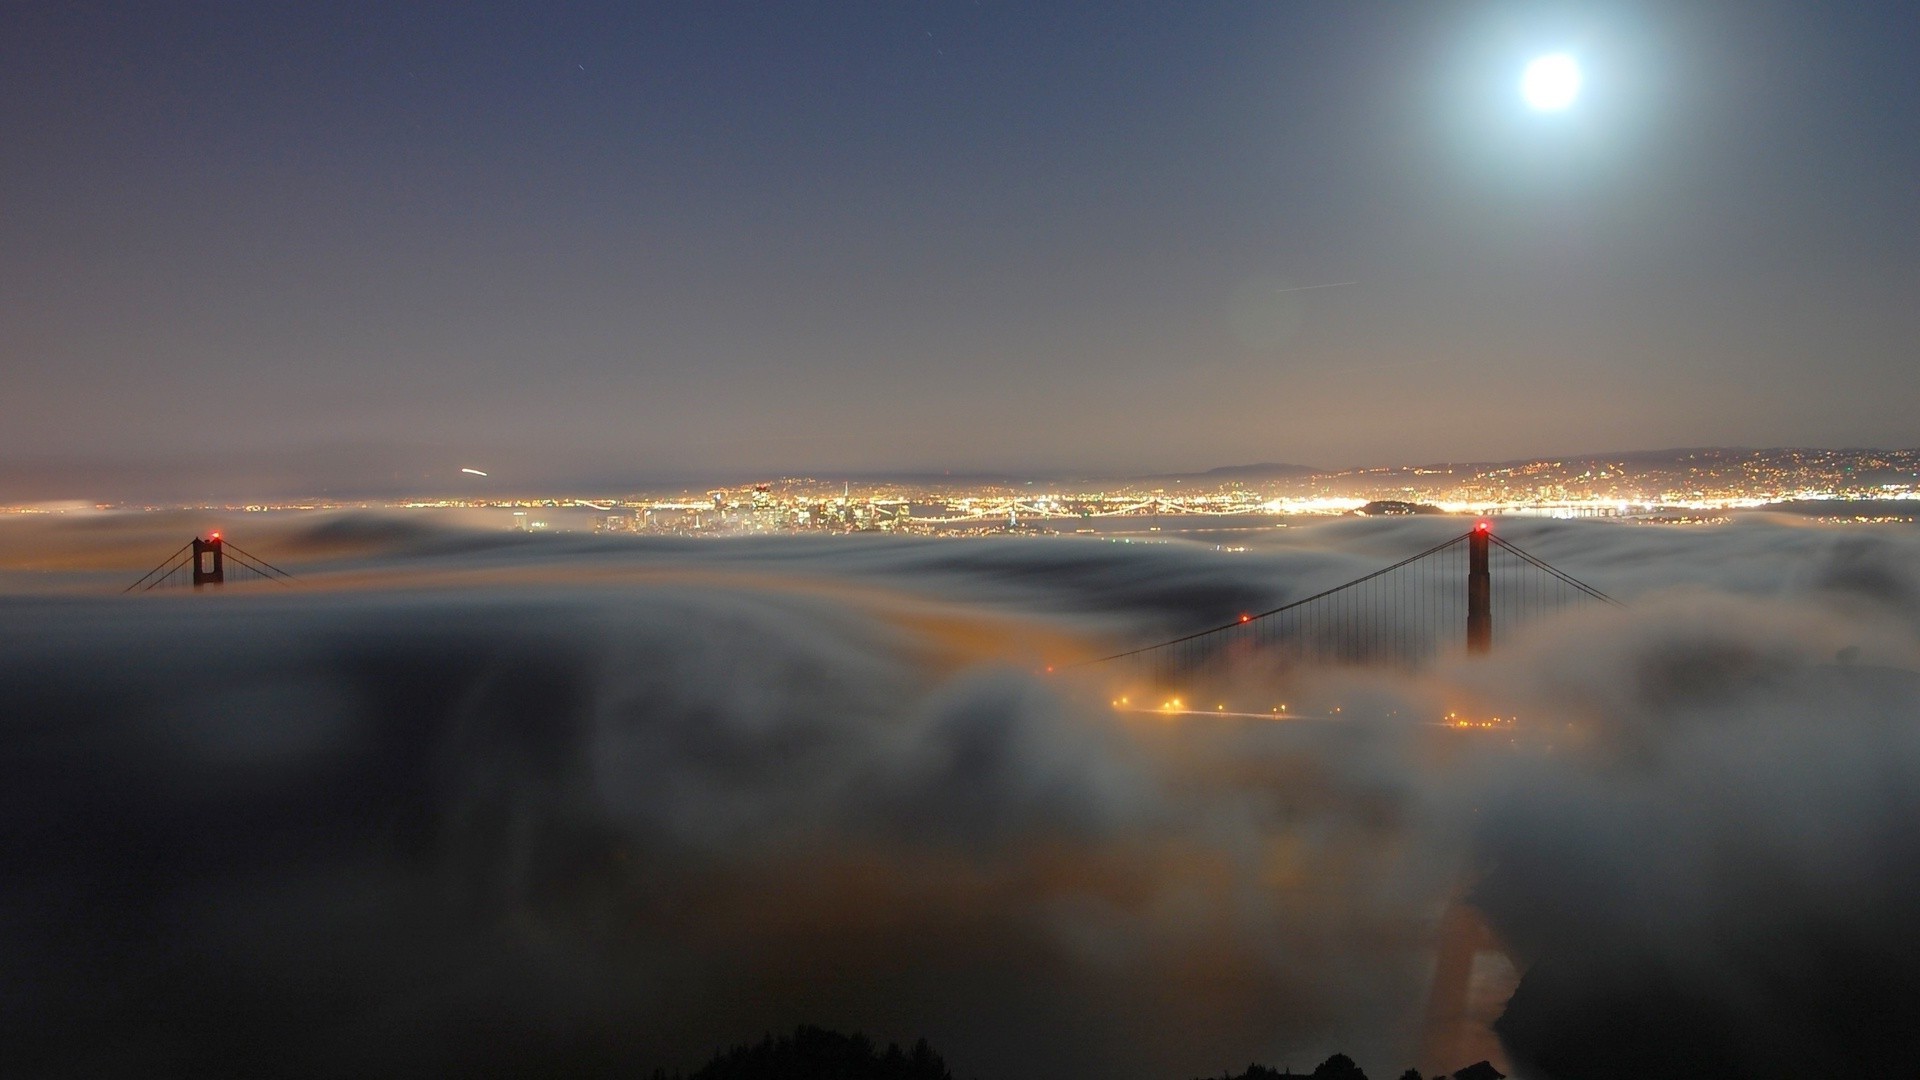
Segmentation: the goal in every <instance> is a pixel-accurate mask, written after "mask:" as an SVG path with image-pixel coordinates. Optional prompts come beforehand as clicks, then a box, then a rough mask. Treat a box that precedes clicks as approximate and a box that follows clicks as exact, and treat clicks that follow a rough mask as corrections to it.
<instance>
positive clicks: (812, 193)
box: [0, 3, 1920, 498]
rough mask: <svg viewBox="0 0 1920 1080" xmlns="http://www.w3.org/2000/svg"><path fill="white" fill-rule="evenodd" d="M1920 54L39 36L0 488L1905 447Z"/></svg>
mask: <svg viewBox="0 0 1920 1080" xmlns="http://www.w3.org/2000/svg"><path fill="white" fill-rule="evenodd" d="M1908 15H1909V13H1907V12H1905V11H1904V10H1903V8H1902V7H1901V6H1900V5H1896V4H1891V3H1862V4H1853V5H1847V6H1845V7H1844V8H1831V7H1821V8H1818V9H1815V8H1812V7H1801V6H1795V5H1789V4H1774V3H1759V4H1755V3H1740V4H1732V3H1707V4H1695V5H1687V6H1686V8H1685V9H1684V10H1674V9H1672V8H1671V6H1669V5H1656V4H1637V3H1622V4H1597V3H1557V4H1533V3H1529V4H1519V3H1471V4H1436V5H1422V6H1419V7H1412V6H1406V5H1395V6H1387V5H1380V6H1374V7H1361V6H1358V5H1342V6H1339V7H1334V6H1311V7H1310V6H1301V5H1270V4H1269V5H1256V4H1231V5H1213V6H1207V7H1201V8H1196V7H1192V6H1186V5H1183V6H1178V7H1172V6H1169V7H1164V8H1156V7H1150V6H1134V5H1124V6H1119V5H1116V6H1103V7H1100V8H1098V9H1086V8H1074V7H1067V6H1062V5H1041V6H1033V5H992V4H988V5H971V4H952V5H935V6H928V7H920V8H905V7H900V6H896V5H847V6H840V7H830V8H824V9H817V10H816V9H801V8H796V7H790V6H784V5H782V6H767V7H747V6H738V7H725V8H720V7H711V6H697V5H686V6H662V5H645V6H635V5H618V4H607V3H582V4H573V5H567V6H564V7H558V8H556V7H552V6H546V5H538V6H536V5H490V6H487V7H485V8H481V9H475V10H472V11H469V12H467V13H465V14H463V15H462V17H460V18H458V19H453V18H448V17H446V16H445V15H444V14H442V13H439V12H437V11H434V10H432V9H430V8H428V7H426V6H424V5H418V4H381V5H372V4H359V5H325V6H322V7H313V8H306V9H287V8H281V9H272V10H267V9H261V8H258V7H255V6H252V5H230V4H229V5H221V4H206V5H195V6H191V7H166V8H139V7H132V6H128V7H112V6H106V7H80V6H66V5H59V6H56V5H48V4H39V5H13V6H11V7H9V8H8V9H7V10H6V11H5V12H4V13H0V139H4V141H5V145H7V147H8V148H9V152H8V153H7V154H6V155H5V156H4V157H0V198H4V200H5V204H6V205H7V207H8V208H9V212H8V214H6V215H5V216H4V217H3V218H0V286H3V287H0V327H4V328H5V329H4V331H0V363H4V365H5V368H6V371H7V373H8V374H7V389H8V391H9V392H8V393H7V394H6V396H5V404H4V405H0V417H4V420H5V423H4V424H0V460H4V461H5V462H6V463H7V464H6V468H5V470H4V472H5V475H4V477H0V481H3V482H4V486H5V488H6V490H5V491H0V497H5V498H28V497H31V498H47V497H64V496H74V497H109V496H114V495H120V496H131V495H138V494H139V492H140V489H142V488H143V487H146V486H148V485H163V484H167V483H171V482H175V481H177V480H178V477H179V475H180V474H182V473H185V474H189V475H190V476H191V478H192V480H193V482H194V483H195V484H203V485H205V486H206V488H207V489H208V490H218V489H219V488H221V487H222V486H226V487H229V488H231V487H233V486H236V485H242V486H243V485H245V484H247V483H249V482H251V481H250V479H249V478H250V477H255V476H258V475H260V474H261V473H262V471H263V470H264V471H265V472H267V473H270V474H272V475H273V476H276V477H280V478H283V479H286V480H287V482H288V483H290V484H293V485H294V486H300V485H304V486H305V487H306V488H307V489H308V490H316V489H322V488H326V487H329V486H340V485H353V484H365V483H368V482H370V481H377V480H381V479H386V478H392V477H395V476H402V475H404V476H409V477H411V476H420V475H428V476H433V475H440V474H441V473H445V474H446V475H448V476H449V477H451V476H452V475H453V474H455V473H457V471H458V470H459V469H460V468H461V467H463V466H478V467H480V468H483V469H487V470H489V471H490V472H492V473H493V475H494V476H496V477H509V478H513V479H514V480H515V481H516V482H546V481H564V480H567V479H570V478H579V477H585V476H604V475H635V476H649V475H650V476H664V475H693V474H711V473H740V472H753V471H768V472H774V471H780V472H785V471H831V470H839V471H863V472H874V471H883V470H940V469H953V470H955V471H960V470H967V469H977V470H1053V471H1075V470H1078V471H1083V472H1093V473H1106V474H1111V473H1121V472H1129V471H1134V472H1172V471H1186V470H1198V469H1205V468H1208V467H1212V466H1216V465H1222V464H1232V463H1237V462H1252V461H1296V462H1306V463H1312V464H1317V465H1329V466H1338V465H1356V464H1387V463H1406V462H1416V461H1433V460H1493V459H1505V458H1515V457H1521V456H1526V455H1530V454H1542V453H1568V452H1575V451H1587V450H1602V449H1609V448H1622V449H1627V448H1651V447H1659V446H1680V445H1693V446H1698V445H1712V444H1722V445H1728V444H1731V445H1752V446H1778V445H1827V446H1843V445H1845V446H1860V445H1879V446H1908V445H1914V444H1915V443H1916V442H1920V439H1917V438H1916V430H1915V425H1914V421H1913V416H1914V406H1915V405H1916V404H1920V395H1917V394H1916V391H1915V383H1914V381H1913V380H1912V378H1911V369H1912V362H1913V342H1914V341H1915V340H1916V331H1920V304H1916V303H1915V300H1916V296H1917V292H1920V272H1917V271H1916V266H1920V263H1916V260H1915V258H1914V256H1915V253H1916V250H1917V249H1920V218H1916V217H1915V216H1914V215H1913V214H1912V212H1911V210H1912V177H1913V176H1914V175H1920V140H1916V139H1914V138H1912V121H1911V117H1912V116H1913V115H1914V109H1915V106H1916V105H1917V104H1920V70H1916V69H1915V67H1914V66H1913V65H1912V64H1911V63H1910V58H1911V57H1912V56H1913V55H1914V54H1915V52H1916V50H1917V49H1920V40H1917V39H1920V27H1916V24H1915V22H1914V20H1912V19H1911V18H1910V17H1908ZM1560 51H1565V52H1568V53H1570V54H1572V55H1574V56H1576V57H1577V58H1578V59H1579V61H1580V64H1581V67H1582V69H1583V72H1584V76H1585V82H1584V85H1583V87H1582V90H1581V95H1580V97H1579V99H1578V100H1577V101H1575V102H1574V103H1573V105H1572V107H1570V108H1567V109H1565V110H1563V111H1559V112H1554V113H1551V114H1541V113H1535V112H1531V111H1529V110H1528V109H1527V107H1526V105H1525V103H1524V102H1523V101H1522V100H1521V96H1520V94H1519V93H1518V85H1519V78H1520V73H1521V71H1522V69H1523V66H1524V65H1525V64H1526V63H1527V62H1528V61H1529V60H1530V59H1531V58H1533V57H1535V56H1538V55H1541V54H1546V53H1554V52H1560ZM1346 282H1351V283H1353V284H1343V285H1341V287H1338V288H1306V287H1307V286H1319V285H1331V284H1334V283H1346Z"/></svg>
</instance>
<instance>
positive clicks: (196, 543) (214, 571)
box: [193, 533, 227, 589]
mask: <svg viewBox="0 0 1920 1080" xmlns="http://www.w3.org/2000/svg"><path fill="white" fill-rule="evenodd" d="M225 547H226V545H225V544H223V543H221V541H220V534H219V533H213V534H212V535H210V536H208V537H207V538H206V539H205V540H202V539H200V538H199V537H197V536H196V537H194V538H193V587H194V588H196V589H197V588H199V587H200V586H202V585H218V584H220V583H221V582H223V581H225V580H227V559H226V552H225V550H224V548H225Z"/></svg>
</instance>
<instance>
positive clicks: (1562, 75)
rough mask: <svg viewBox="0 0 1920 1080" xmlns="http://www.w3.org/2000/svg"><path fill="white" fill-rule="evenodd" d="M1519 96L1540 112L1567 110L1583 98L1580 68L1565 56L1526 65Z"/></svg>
mask: <svg viewBox="0 0 1920 1080" xmlns="http://www.w3.org/2000/svg"><path fill="white" fill-rule="evenodd" d="M1520 93H1521V95H1522V96H1524V97H1525V98H1526V99H1527V104H1528V105H1530V106H1532V107H1533V108H1535V109H1538V110H1540V111H1541V112H1554V111H1557V110H1560V109H1564V108H1566V107H1567V106H1569V105H1571V104H1573V99H1574V98H1576V97H1579V96H1580V65H1579V64H1577V63H1575V62H1574V59H1573V57H1571V56H1568V55H1567V54H1565V53H1555V54H1553V55H1552V56H1542V57H1540V58H1539V59H1538V60H1535V61H1534V62H1533V63H1531V64H1528V65H1527V72H1526V74H1525V75H1522V76H1521V77H1520Z"/></svg>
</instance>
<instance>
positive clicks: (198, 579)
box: [120, 532, 293, 593]
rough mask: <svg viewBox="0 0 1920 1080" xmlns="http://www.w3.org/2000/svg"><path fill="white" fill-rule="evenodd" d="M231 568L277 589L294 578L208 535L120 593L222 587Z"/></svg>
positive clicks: (190, 543)
mask: <svg viewBox="0 0 1920 1080" xmlns="http://www.w3.org/2000/svg"><path fill="white" fill-rule="evenodd" d="M229 565H231V566H232V567H233V568H234V569H235V570H236V571H238V572H239V576H240V578H242V579H247V580H256V581H258V580H266V581H271V582H274V583H276V584H279V585H288V584H291V583H292V581H293V575H292V574H289V573H287V572H286V571H285V570H282V569H280V568H279V567H277V566H275V565H273V564H272V563H270V562H268V561H266V560H265V559H262V558H260V557H259V556H256V555H251V554H248V553H247V552H245V551H242V550H241V549H240V548H238V547H236V546H234V545H233V544H230V543H228V542H227V541H226V540H225V539H223V538H222V537H221V536H220V534H219V533H217V532H216V533H209V534H207V536H206V537H205V538H204V539H202V538H201V537H198V536H196V537H194V538H193V539H192V540H189V541H188V542H187V543H185V544H183V545H181V547H180V550H178V551H176V552H174V553H173V554H171V555H169V556H167V557H166V558H165V559H163V560H161V562H160V565H159V566H156V567H154V568H153V569H151V570H149V571H147V572H146V574H144V575H142V576H141V578H140V580H139V581H136V582H134V583H133V584H131V585H129V586H127V587H126V588H124V589H122V590H120V591H121V592H123V593H130V592H151V591H153V590H154V589H157V588H160V587H161V586H170V585H178V586H185V585H189V584H190V585H192V586H193V587H194V588H196V589H198V588H200V587H202V586H205V585H221V584H224V583H225V582H226V580H227V568H228V566H229Z"/></svg>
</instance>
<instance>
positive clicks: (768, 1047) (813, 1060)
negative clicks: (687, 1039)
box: [654, 1025, 953, 1080]
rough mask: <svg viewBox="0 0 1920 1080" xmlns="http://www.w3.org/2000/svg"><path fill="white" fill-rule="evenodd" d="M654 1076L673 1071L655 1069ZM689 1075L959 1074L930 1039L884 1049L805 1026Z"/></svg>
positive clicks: (729, 1079) (796, 1079)
mask: <svg viewBox="0 0 1920 1080" xmlns="http://www.w3.org/2000/svg"><path fill="white" fill-rule="evenodd" d="M654 1080H667V1076H666V1074H665V1073H662V1072H655V1073H654ZM686 1080H953V1073H951V1072H949V1071H948V1070H947V1063H946V1062H945V1061H943V1060H941V1057H940V1055H939V1054H936V1053H934V1052H933V1048H932V1047H931V1046H928V1045H927V1040H925V1039H920V1040H918V1041H916V1042H915V1043H914V1044H913V1049H911V1050H901V1049H900V1046H899V1044H897V1043H888V1044H887V1048H886V1050H884V1051H880V1050H877V1049H876V1048H875V1047H874V1044H873V1040H871V1039H869V1038H867V1037H866V1036H865V1035H861V1034H858V1033H855V1034H853V1035H842V1034H840V1033H839V1032H837V1031H827V1030H826V1029H824V1028H817V1027H811V1026H807V1025H802V1026H801V1027H798V1028H795V1029H794V1032H793V1034H792V1035H783V1036H781V1037H780V1038H778V1039H776V1038H774V1037H773V1036H771V1035H769V1036H767V1037H766V1038H764V1039H761V1040H760V1041H759V1042H758V1043H755V1044H753V1045H751V1046H736V1047H734V1048H733V1049H731V1050H728V1051H725V1052H723V1053H720V1054H717V1055H715V1056H714V1059H713V1060H712V1061H709V1062H707V1063H706V1064H705V1065H702V1066H701V1067H700V1068H699V1069H697V1070H695V1071H694V1072H693V1074H692V1075H691V1076H689V1077H687V1078H686Z"/></svg>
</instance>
